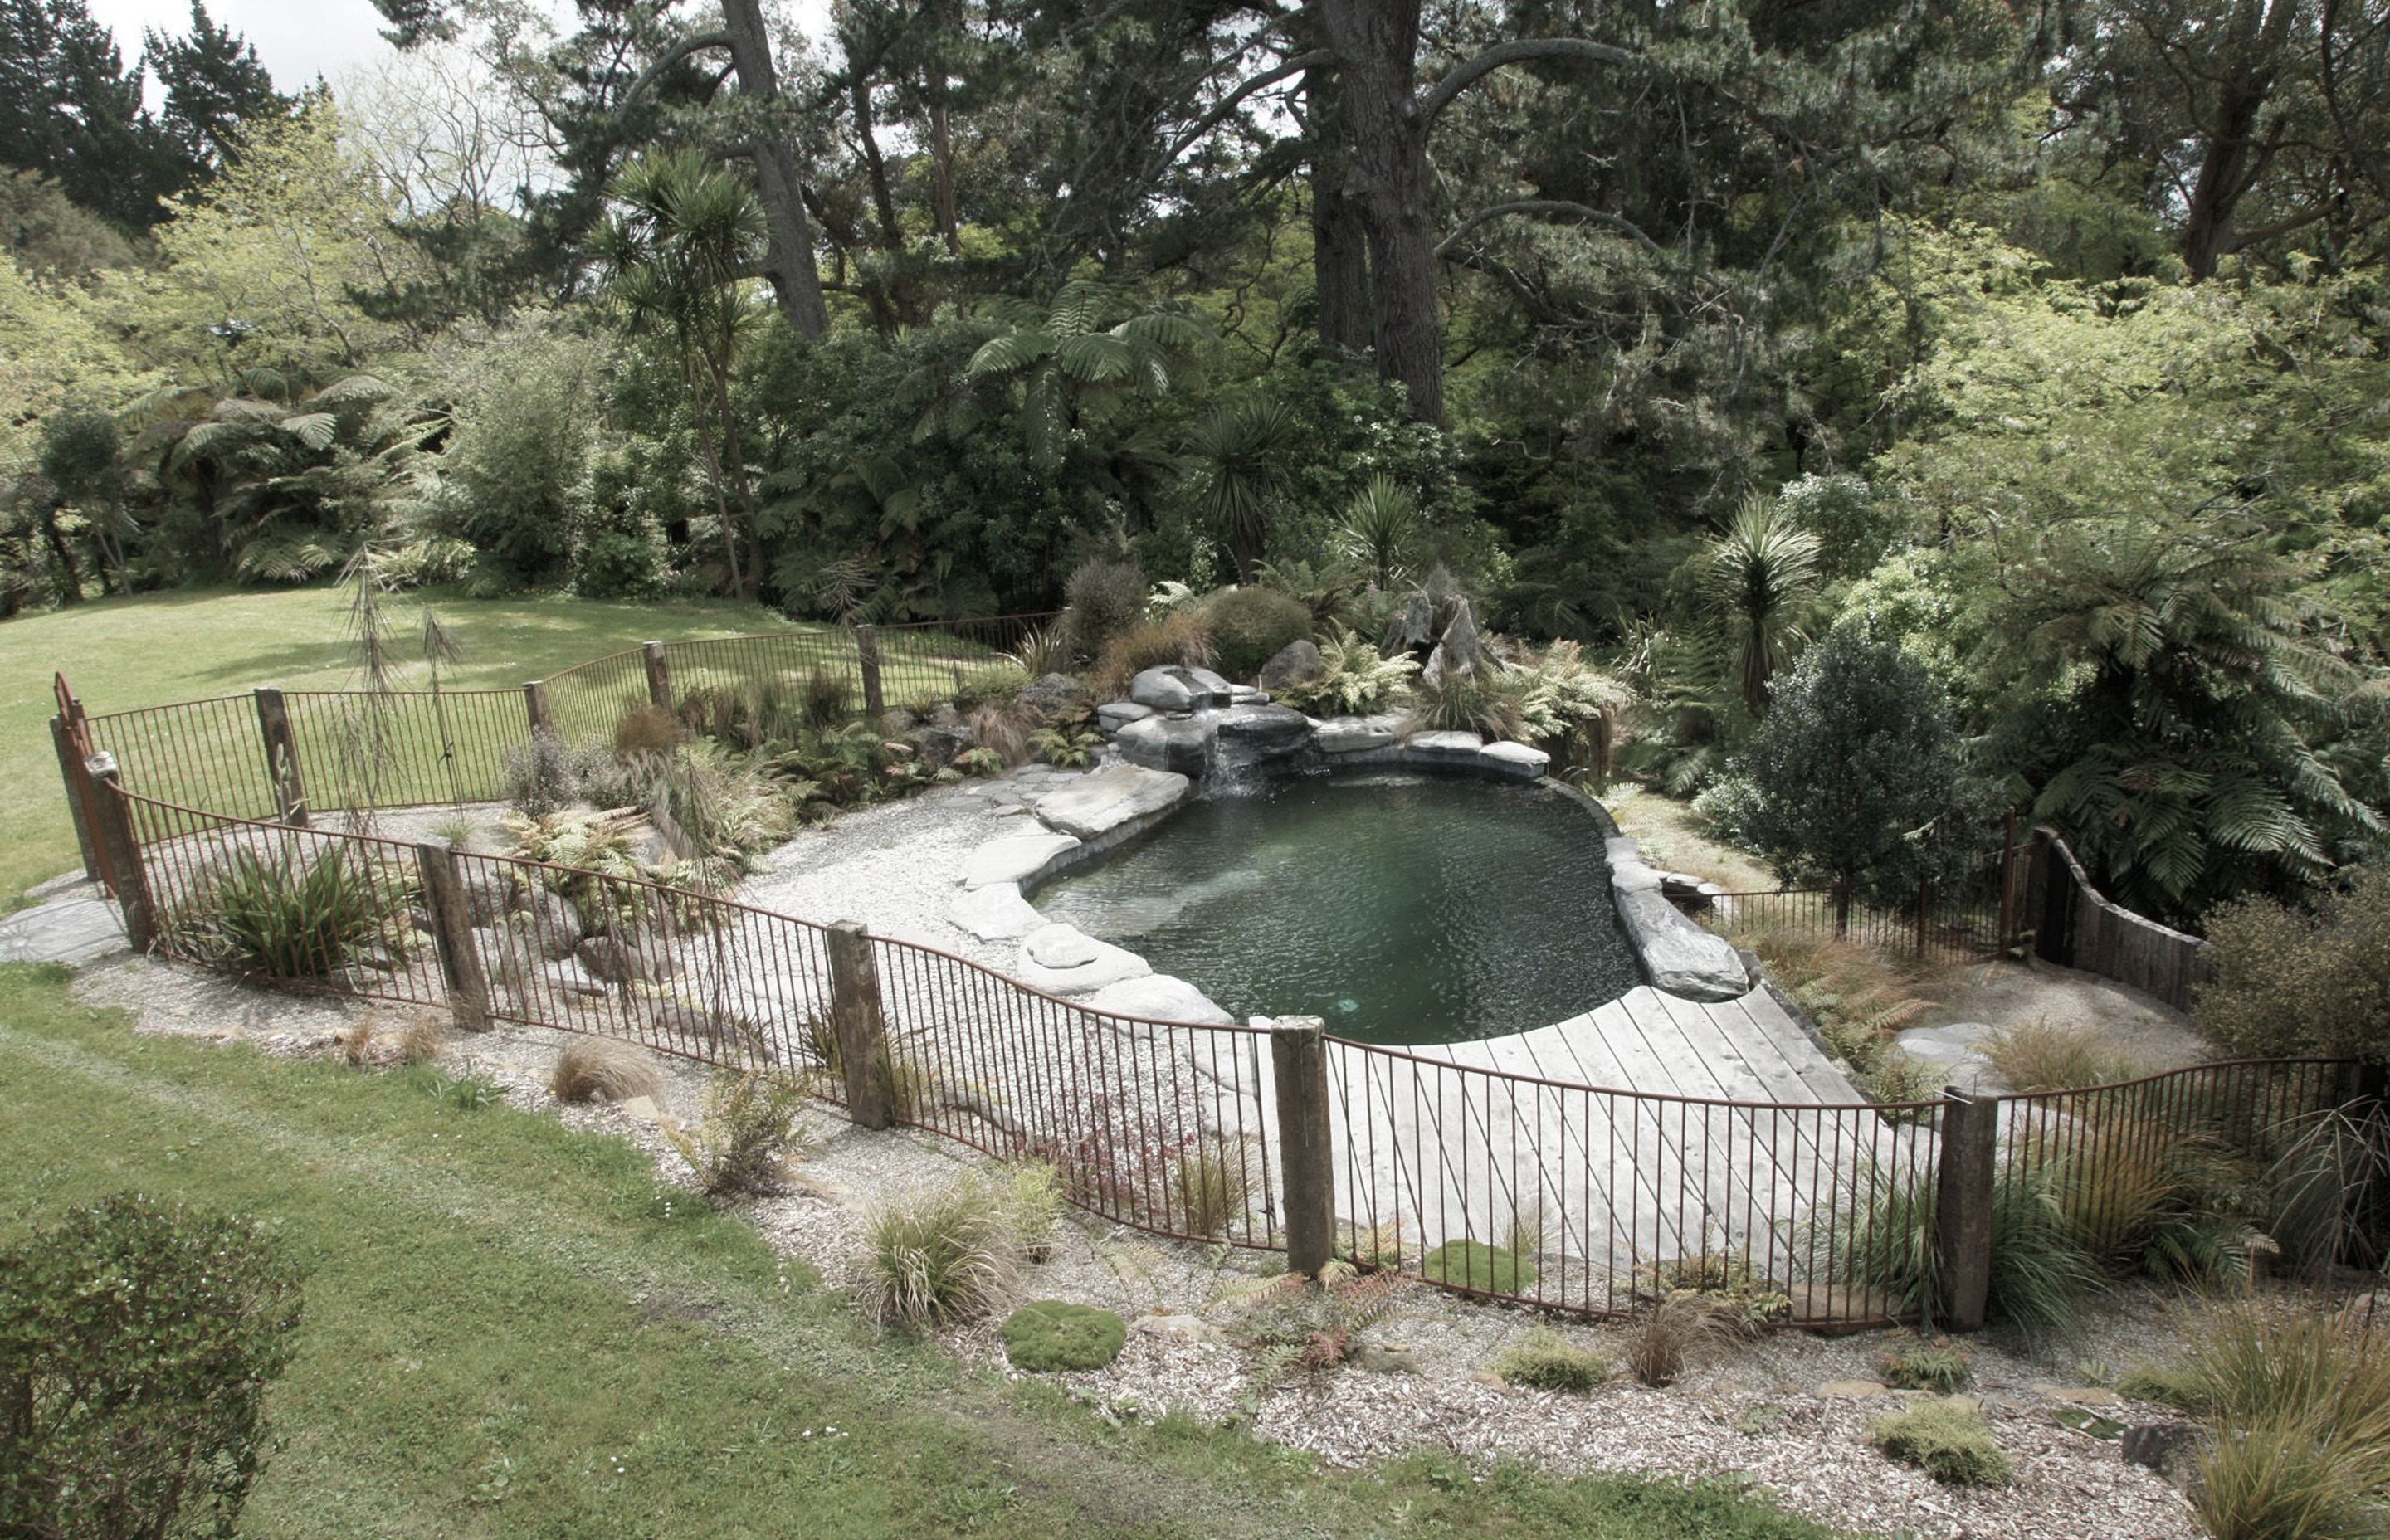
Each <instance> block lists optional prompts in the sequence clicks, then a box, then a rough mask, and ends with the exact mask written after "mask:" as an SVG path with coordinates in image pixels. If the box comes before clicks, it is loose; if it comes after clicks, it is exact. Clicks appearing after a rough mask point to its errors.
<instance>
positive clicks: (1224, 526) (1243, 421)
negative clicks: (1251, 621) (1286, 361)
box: [1188, 396, 1294, 667]
mask: <svg viewBox="0 0 2390 1540" xmlns="http://www.w3.org/2000/svg"><path fill="white" fill-rule="evenodd" d="M1293 424H1294V416H1293V413H1292V412H1291V410H1290V409H1289V408H1288V406H1287V404H1286V403H1285V402H1283V401H1275V400H1272V399H1270V398H1268V397H1266V396H1240V397H1236V398H1233V399H1231V400H1228V401H1226V402H1223V403H1221V404H1219V405H1218V406H1216V407H1214V408H1213V410H1212V412H1211V413H1210V415H1208V416H1206V417H1203V418H1202V419H1201V421H1199V422H1197V423H1196V424H1195V427H1194V429H1193V430H1192V431H1191V432H1190V433H1189V435H1188V448H1189V451H1190V453H1191V454H1192V455H1193V457H1194V460H1195V464H1196V467H1197V475H1198V477H1199V478H1200V480H1201V487H1202V506H1203V517H1204V520H1205V522H1207V523H1208V524H1209V525H1210V526H1211V528H1212V532H1213V533H1214V534H1215V535H1216V536H1218V538H1219V539H1220V541H1221V543H1222V544H1224V545H1227V547H1228V550H1229V552H1230V554H1231V557H1232V558H1233V559H1234V560H1235V562H1236V568H1237V581H1238V582H1239V583H1246V584H1249V583H1251V582H1253V569H1254V567H1255V564H1256V563H1258V562H1259V561H1260V559H1261V554H1262V552H1263V551H1265V550H1266V549H1267V548H1268V546H1269V535H1270V528H1269V509H1270V505H1271V502H1272V501H1273V497H1274V494H1275V493H1276V492H1277V490H1278V487H1279V482H1280V481H1283V480H1284V478H1285V470H1284V468H1282V466H1281V465H1280V464H1279V452H1280V451H1281V449H1282V448H1283V446H1284V445H1285V443H1286V442H1287V440H1288V438H1289V436H1290V434H1291V430H1292V428H1293ZM1264 661H1267V660H1266V659H1265V660H1264ZM1255 666H1256V667H1258V666H1259V665H1258V664H1257V665H1255Z"/></svg>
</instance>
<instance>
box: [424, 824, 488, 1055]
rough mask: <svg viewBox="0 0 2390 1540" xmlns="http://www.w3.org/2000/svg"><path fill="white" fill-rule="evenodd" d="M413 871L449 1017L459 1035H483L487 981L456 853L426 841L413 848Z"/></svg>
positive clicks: (486, 1015) (446, 844)
mask: <svg viewBox="0 0 2390 1540" xmlns="http://www.w3.org/2000/svg"><path fill="white" fill-rule="evenodd" d="M415 867H416V870H417V871H418V872H419V873H421V874H422V878H423V910H424V913H426V914H427V915H430V917H431V944H432V947H433V949H434V950H436V951H437V952H438V953H439V954H440V977H441V979H442V981H443V982H445V983H446V984H447V986H448V1010H449V1013H450V1014H451V1015H453V1016H454V1017H455V1018H456V1025H457V1027H458V1029H459V1030H461V1031H464V1032H487V1031H488V1030H489V1028H490V980H489V975H487V974H486V973H484V972H483V971H482V949H481V947H480V946H479V945H477V944H476V943H475V942H474V940H473V911H472V909H471V907H470V906H469V905H468V904H467V902H466V899H465V881H464V879H462V878H460V877H458V876H457V875H456V850H455V848H454V847H453V846H451V845H450V844H449V843H448V842H447V841H444V840H439V841H425V842H423V843H422V844H419V845H417V846H416V847H415Z"/></svg>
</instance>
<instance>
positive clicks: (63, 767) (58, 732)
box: [50, 716, 101, 882]
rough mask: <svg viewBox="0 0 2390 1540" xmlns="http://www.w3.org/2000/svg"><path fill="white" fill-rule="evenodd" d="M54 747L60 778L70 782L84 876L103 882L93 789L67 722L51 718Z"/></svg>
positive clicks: (70, 811)
mask: <svg viewBox="0 0 2390 1540" xmlns="http://www.w3.org/2000/svg"><path fill="white" fill-rule="evenodd" d="M50 747H51V748H53V749H56V750H57V751H58V778H59V779H61V780H63V781H64V782H66V788H67V816H69V817H70V818H72V819H73V820H74V831H75V848H76V849H78V850H80V851H81V852H82V853H83V874H84V876H85V877H87V878H89V879H91V880H93V881H94V882H97V881H99V880H101V867H100V864H99V846H98V845H96V843H94V842H93V841H92V837H91V815H90V814H89V812H88V811H87V804H88V801H89V798H90V795H91V792H90V789H89V788H88V787H86V786H84V781H83V761H82V760H81V759H79V758H78V757H77V756H76V754H75V751H74V735H73V734H71V733H70V732H68V731H67V719H66V718H65V717H63V716H54V717H52V718H50Z"/></svg>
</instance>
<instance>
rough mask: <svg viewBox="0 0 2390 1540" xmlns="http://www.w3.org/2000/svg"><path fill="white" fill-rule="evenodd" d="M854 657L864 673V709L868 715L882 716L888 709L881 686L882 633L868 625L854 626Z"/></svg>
mask: <svg viewBox="0 0 2390 1540" xmlns="http://www.w3.org/2000/svg"><path fill="white" fill-rule="evenodd" d="M854 658H855V663H856V665H857V666H858V667H859V668H860V669H861V670H862V673H863V711H864V714H865V715H867V716H880V715H883V714H885V713H886V712H887V710H888V699H887V697H886V696H885V695H884V694H882V693H881V691H880V633H879V632H877V631H875V630H873V629H872V628H871V627H869V626H867V625H858V626H856V627H855V628H854Z"/></svg>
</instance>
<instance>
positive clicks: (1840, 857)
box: [1720, 626, 1984, 901]
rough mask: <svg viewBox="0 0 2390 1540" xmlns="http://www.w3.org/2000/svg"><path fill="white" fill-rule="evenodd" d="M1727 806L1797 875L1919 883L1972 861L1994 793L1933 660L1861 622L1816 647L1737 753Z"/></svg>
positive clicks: (1727, 813)
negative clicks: (1981, 783)
mask: <svg viewBox="0 0 2390 1540" xmlns="http://www.w3.org/2000/svg"><path fill="white" fill-rule="evenodd" d="M1731 774H1732V775H1733V776H1734V777H1735V780H1734V782H1732V783H1729V784H1730V785H1731V786H1733V787H1734V789H1733V790H1731V791H1730V792H1728V793H1726V794H1725V801H1724V805H1723V807H1722V809H1721V812H1720V816H1721V817H1722V819H1723V820H1724V822H1725V823H1726V824H1727V825H1728V827H1729V828H1731V829H1732V830H1733V832H1734V834H1735V835H1736V837H1737V838H1738V839H1739V840H1740V841H1742V842H1744V843H1747V844H1749V845H1750V846H1751V848H1752V849H1754V850H1755V851H1757V852H1758V853H1760V854H1761V855H1763V856H1765V857H1766V858H1767V862H1768V864H1769V865H1770V866H1774V867H1775V868H1776V869H1777V871H1778V872H1779V874H1780V875H1781V876H1782V877H1784V878H1785V879H1787V880H1788V881H1790V880H1795V879H1804V878H1813V879H1814V878H1824V879H1827V880H1828V881H1830V882H1831V883H1832V884H1833V886H1834V887H1835V889H1836V890H1837V891H1838V892H1841V893H1843V894H1844V895H1845V899H1846V901H1847V895H1850V894H1853V893H1856V892H1859V891H1860V890H1861V889H1863V888H1868V887H1872V888H1875V889H1878V890H1880V891H1884V892H1912V893H1913V892H1915V891H1916V887H1917V883H1918V882H1919V880H1920V879H1922V878H1926V877H1941V878H1944V879H1949V878H1952V877H1956V876H1959V875H1961V874H1963V872H1964V871H1965V870H1966V868H1967V866H1968V865H1969V864H1970V863H1972V860H1973V858H1974V855H1975V853H1976V852H1977V850H1978V848H1979V839H1978V835H1977V830H1978V828H1979V827H1980V825H1979V817H1980V815H1982V813H1983V812H1984V808H1983V805H1982V803H1983V801H1984V799H1983V798H1982V797H1981V796H1980V795H1979V794H1977V793H1976V792H1974V791H1973V790H1972V789H1971V785H1972V783H1971V781H1970V777H1969V775H1968V766H1967V762H1966V758H1965V755H1964V752H1963V751H1962V749H1961V747H1960V741H1959V731H1958V723H1957V721H1956V719H1955V718H1954V717H1953V715H1952V714H1951V711H1950V706H1949V702H1948V701H1947V699H1944V698H1943V696H1942V693H1941V691H1940V690H1939V689H1937V688H1936V687H1934V682H1933V680H1932V679H1931V678H1929V677H1928V676H1927V674H1926V673H1925V671H1924V669H1923V668H1921V666H1919V664H1918V663H1917V661H1916V660H1914V659H1912V658H1910V657H1908V655H1907V654H1906V653H1904V652H1902V651H1900V650H1899V648H1896V647H1894V646H1891V645H1889V644H1887V643H1883V642H1879V641H1877V640H1875V639H1873V638H1872V637H1870V636H1869V635H1867V634H1866V633H1865V632H1864V631H1863V630H1861V629H1859V628H1858V627H1856V626H1838V627H1836V628H1835V629H1834V631H1833V632H1831V634H1830V635H1827V636H1826V638H1825V639H1824V640H1823V641H1821V642H1819V643H1818V645H1817V646H1816V647H1813V648H1810V649H1809V651H1808V652H1807V653H1806V654H1805V655H1804V656H1803V658H1802V660H1801V663H1800V666H1799V667H1798V668H1797V669H1795V670H1794V671H1793V673H1792V677H1791V678H1789V679H1788V680H1786V681H1785V682H1784V684H1783V685H1782V686H1781V687H1780V688H1779V689H1778V690H1777V691H1776V696H1775V709H1774V710H1772V711H1770V712H1768V714H1767V718H1766V720H1765V721H1763V722H1762V723H1761V724H1760V725H1759V727H1758V728H1757V730H1756V731H1754V733H1753V734H1752V737H1751V738H1750V740H1749V741H1748V742H1747V743H1746V744H1745V745H1744V746H1743V749H1742V751H1741V752H1740V753H1739V754H1738V755H1737V756H1736V757H1735V759H1734V762H1733V767H1732V772H1731Z"/></svg>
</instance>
